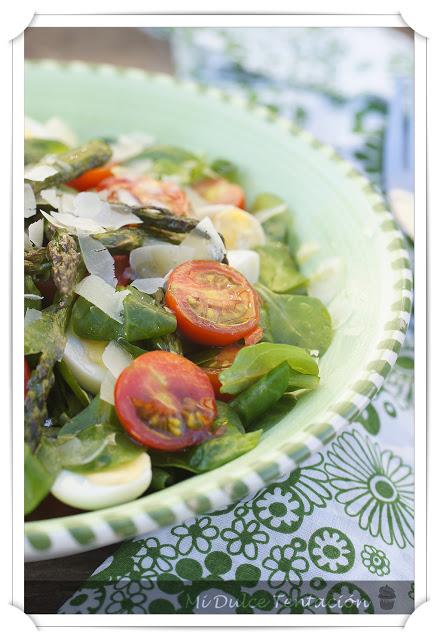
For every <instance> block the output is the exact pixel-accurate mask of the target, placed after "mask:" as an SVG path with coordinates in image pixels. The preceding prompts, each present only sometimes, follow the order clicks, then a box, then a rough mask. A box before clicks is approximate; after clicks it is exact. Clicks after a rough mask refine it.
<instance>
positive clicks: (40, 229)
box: [28, 218, 44, 247]
mask: <svg viewBox="0 0 440 640" xmlns="http://www.w3.org/2000/svg"><path fill="white" fill-rule="evenodd" d="M28 234H29V240H30V241H31V242H32V244H33V245H34V246H36V247H42V246H43V239H44V220H43V219H42V218H41V219H40V220H37V221H36V222H33V223H32V224H30V225H29V228H28Z"/></svg>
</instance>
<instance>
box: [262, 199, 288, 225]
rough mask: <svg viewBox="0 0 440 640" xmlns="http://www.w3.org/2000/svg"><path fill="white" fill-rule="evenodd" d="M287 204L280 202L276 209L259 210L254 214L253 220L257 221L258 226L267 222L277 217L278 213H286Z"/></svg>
mask: <svg viewBox="0 0 440 640" xmlns="http://www.w3.org/2000/svg"><path fill="white" fill-rule="evenodd" d="M286 211H287V204H286V203H285V202H281V203H280V204H278V205H277V206H276V207H270V209H260V211H257V213H254V216H255V218H256V219H257V220H258V222H259V223H260V224H263V222H267V221H268V220H270V219H271V218H273V216H277V215H278V214H280V213H286Z"/></svg>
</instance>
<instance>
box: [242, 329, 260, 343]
mask: <svg viewBox="0 0 440 640" xmlns="http://www.w3.org/2000/svg"><path fill="white" fill-rule="evenodd" d="M263 335H264V331H263V329H262V327H257V328H256V329H255V331H252V333H250V334H249V335H248V336H246V337H245V339H244V343H245V345H247V346H248V345H251V344H257V343H258V342H260V340H261V339H262V337H263Z"/></svg>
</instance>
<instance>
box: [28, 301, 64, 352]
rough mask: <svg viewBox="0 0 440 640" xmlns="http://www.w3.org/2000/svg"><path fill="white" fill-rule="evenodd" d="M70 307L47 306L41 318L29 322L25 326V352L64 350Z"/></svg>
mask: <svg viewBox="0 0 440 640" xmlns="http://www.w3.org/2000/svg"><path fill="white" fill-rule="evenodd" d="M68 311H69V310H68V308H67V307H63V308H60V307H59V306H58V305H52V306H51V307H47V309H44V310H43V312H42V316H41V318H38V320H34V321H33V322H30V323H29V324H27V325H26V326H25V328H24V354H25V355H26V356H27V355H31V354H34V353H43V352H47V353H56V354H59V355H60V356H61V354H62V353H63V351H64V345H65V340H66V338H65V336H64V327H65V324H66V320H67V317H68Z"/></svg>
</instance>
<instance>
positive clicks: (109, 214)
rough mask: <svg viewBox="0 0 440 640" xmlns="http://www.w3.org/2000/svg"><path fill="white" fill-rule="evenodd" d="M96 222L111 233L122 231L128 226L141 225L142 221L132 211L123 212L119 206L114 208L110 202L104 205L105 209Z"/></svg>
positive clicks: (95, 218) (96, 217)
mask: <svg viewBox="0 0 440 640" xmlns="http://www.w3.org/2000/svg"><path fill="white" fill-rule="evenodd" d="M94 220H95V221H96V222H98V223H99V224H101V225H102V226H103V227H105V228H106V229H108V230H109V231H112V230H117V229H120V228H121V227H125V226H126V225H127V224H141V223H142V220H141V219H140V218H139V217H138V216H136V215H135V214H134V213H131V212H130V211H121V209H120V208H119V209H118V208H117V206H112V205H110V204H109V203H108V202H106V203H104V207H103V208H102V209H101V211H100V212H99V214H98V215H97V216H95V217H94Z"/></svg>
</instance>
